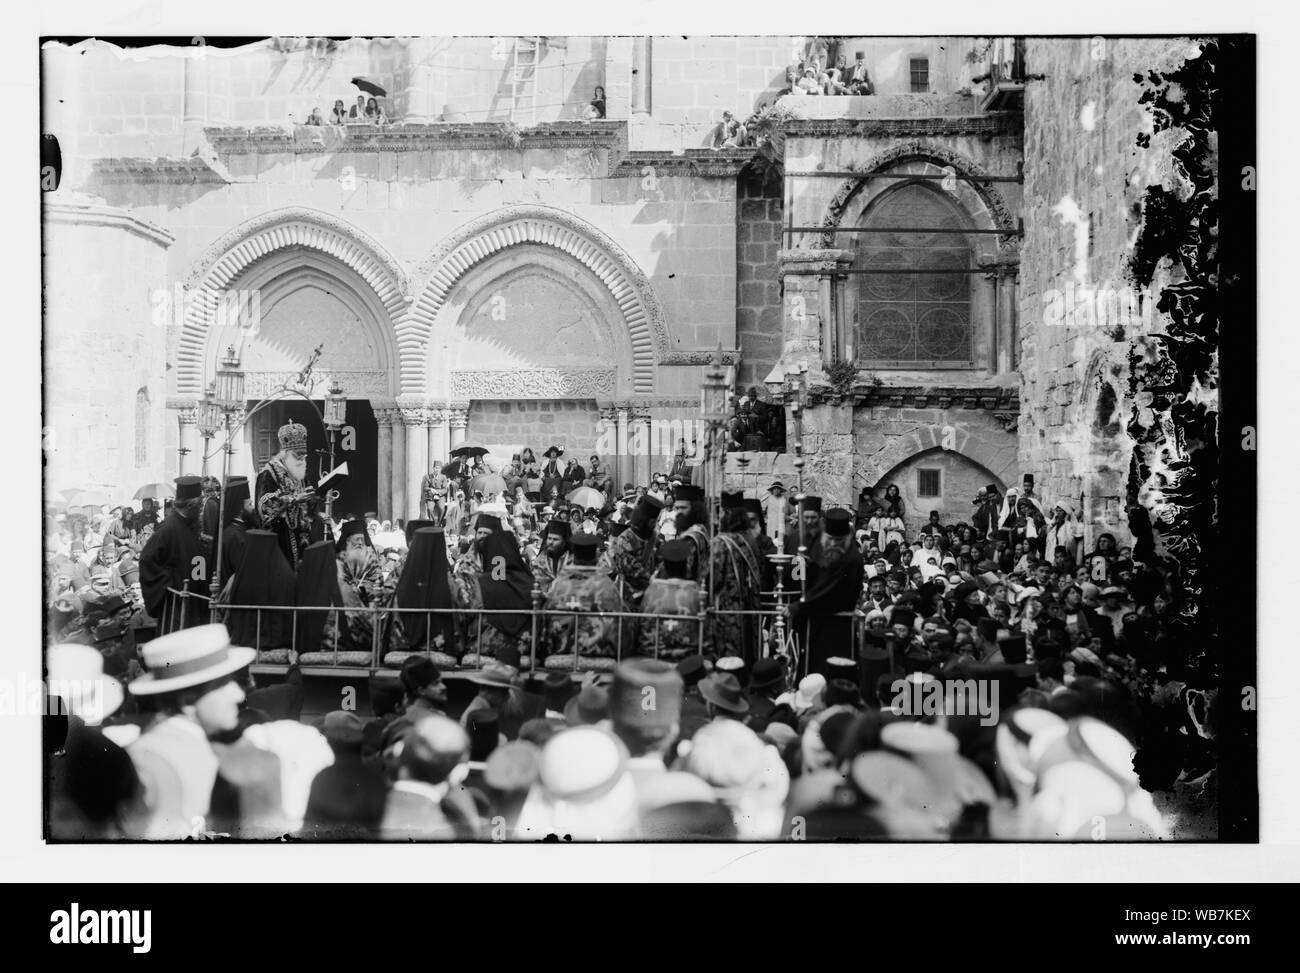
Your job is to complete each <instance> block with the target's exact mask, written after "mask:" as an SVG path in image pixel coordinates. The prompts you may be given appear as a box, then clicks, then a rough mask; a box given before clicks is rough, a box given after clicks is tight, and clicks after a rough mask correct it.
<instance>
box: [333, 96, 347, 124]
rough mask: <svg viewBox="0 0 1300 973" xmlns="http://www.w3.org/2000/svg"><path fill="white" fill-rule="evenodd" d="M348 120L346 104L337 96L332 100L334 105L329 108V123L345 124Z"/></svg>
mask: <svg viewBox="0 0 1300 973" xmlns="http://www.w3.org/2000/svg"><path fill="white" fill-rule="evenodd" d="M347 121H348V106H347V105H345V104H344V103H343V99H342V98H339V99H338V100H337V101H335V102H334V107H333V108H332V109H330V124H331V125H346V124H347Z"/></svg>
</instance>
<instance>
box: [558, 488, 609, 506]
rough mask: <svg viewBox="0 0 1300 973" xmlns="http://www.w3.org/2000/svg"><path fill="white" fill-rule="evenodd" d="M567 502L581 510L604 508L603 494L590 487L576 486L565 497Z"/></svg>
mask: <svg viewBox="0 0 1300 973" xmlns="http://www.w3.org/2000/svg"><path fill="white" fill-rule="evenodd" d="M565 499H566V500H568V501H569V503H571V504H573V505H574V506H576V507H581V508H582V509H583V510H590V509H593V508H594V509H596V510H603V509H604V508H605V494H603V493H601V492H600V491H599V490H596V489H593V488H592V487H578V489H576V490H574V491H573V492H572V493H570V494H569V495H568V496H567V497H566V498H565Z"/></svg>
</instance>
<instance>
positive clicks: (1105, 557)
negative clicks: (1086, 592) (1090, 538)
mask: <svg viewBox="0 0 1300 973" xmlns="http://www.w3.org/2000/svg"><path fill="white" fill-rule="evenodd" d="M1118 560H1119V549H1118V547H1116V545H1115V535H1114V534H1101V535H1099V536H1098V537H1097V546H1096V547H1094V548H1093V549H1092V550H1091V551H1090V552H1089V553H1088V554H1087V556H1086V557H1084V559H1083V563H1084V565H1085V566H1086V567H1087V568H1088V576H1089V578H1090V579H1091V580H1092V583H1093V584H1096V585H1102V586H1105V585H1106V583H1107V582H1110V581H1113V580H1114V578H1113V577H1112V575H1113V574H1114V572H1115V562H1116V561H1118Z"/></svg>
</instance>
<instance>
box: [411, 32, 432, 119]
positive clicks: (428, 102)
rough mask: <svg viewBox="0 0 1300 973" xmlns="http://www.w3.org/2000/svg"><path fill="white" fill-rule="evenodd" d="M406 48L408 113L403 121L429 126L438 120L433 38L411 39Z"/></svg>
mask: <svg viewBox="0 0 1300 973" xmlns="http://www.w3.org/2000/svg"><path fill="white" fill-rule="evenodd" d="M405 46H406V76H405V81H406V89H405V97H406V113H405V115H404V116H403V120H404V121H406V122H408V123H411V124H415V125H427V124H429V123H430V122H435V121H437V120H438V109H437V107H436V106H435V104H434V97H433V38H431V37H411V38H408V39H407V41H406V45H405Z"/></svg>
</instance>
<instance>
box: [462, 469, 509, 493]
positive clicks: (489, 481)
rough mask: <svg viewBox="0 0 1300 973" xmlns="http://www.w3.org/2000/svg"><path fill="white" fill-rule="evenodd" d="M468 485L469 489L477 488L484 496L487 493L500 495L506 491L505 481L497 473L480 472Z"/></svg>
mask: <svg viewBox="0 0 1300 973" xmlns="http://www.w3.org/2000/svg"><path fill="white" fill-rule="evenodd" d="M469 485H470V489H471V490H477V491H479V492H480V493H482V494H483V496H485V497H486V496H487V495H488V494H489V493H495V494H496V495H497V496H501V494H503V493H505V492H506V481H505V480H504V479H503V478H502V477H501V476H500V475H499V474H497V473H480V474H479V475H478V476H476V477H474V478H473V479H472V480H470V481H469Z"/></svg>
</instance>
